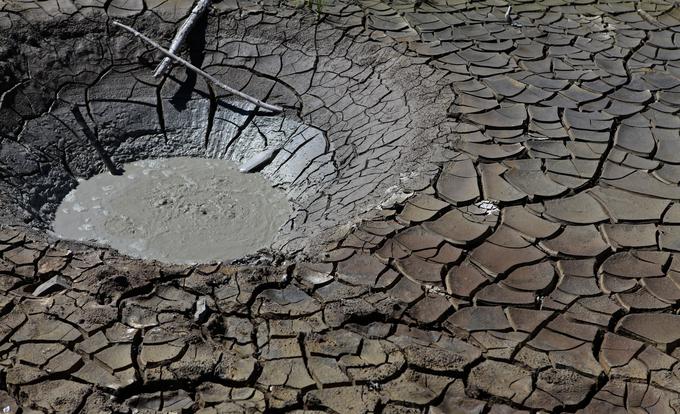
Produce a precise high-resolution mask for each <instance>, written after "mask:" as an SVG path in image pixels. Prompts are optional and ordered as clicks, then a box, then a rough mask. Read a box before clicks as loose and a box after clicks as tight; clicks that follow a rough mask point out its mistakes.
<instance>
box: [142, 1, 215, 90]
mask: <svg viewBox="0 0 680 414" xmlns="http://www.w3.org/2000/svg"><path fill="white" fill-rule="evenodd" d="M209 7H210V0H198V2H197V3H196V6H194V8H193V9H192V10H191V14H190V15H189V17H187V19H186V20H185V21H184V23H182V26H181V27H180V28H179V30H178V31H177V34H176V35H175V38H174V39H173V40H172V44H171V45H170V49H169V51H170V53H173V54H177V51H178V50H179V48H180V47H181V46H182V43H184V40H186V38H187V36H188V35H189V32H191V28H192V27H193V25H194V24H196V22H197V21H198V19H199V18H200V17H201V16H202V15H203V14H204V13H205V12H206V10H208V8H209ZM171 63H172V60H171V59H170V58H169V57H166V58H163V61H162V62H161V63H160V64H159V65H158V67H156V71H155V72H154V73H153V77H154V78H157V77H159V76H162V75H164V74H165V72H167V71H168V69H170V64H171Z"/></svg>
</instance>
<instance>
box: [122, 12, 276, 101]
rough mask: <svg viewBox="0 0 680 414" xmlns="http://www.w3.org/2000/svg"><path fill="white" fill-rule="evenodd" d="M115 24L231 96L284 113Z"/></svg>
mask: <svg viewBox="0 0 680 414" xmlns="http://www.w3.org/2000/svg"><path fill="white" fill-rule="evenodd" d="M113 24H114V25H115V26H119V27H122V28H123V29H125V30H127V31H128V32H130V33H132V34H133V35H135V37H138V38H140V39H142V40H144V41H145V42H147V43H148V44H150V45H151V46H153V47H155V48H156V49H158V50H160V51H161V53H163V54H164V55H165V56H167V57H169V58H170V59H172V60H174V61H175V62H177V63H180V64H182V65H183V66H185V67H186V68H188V69H191V70H193V71H194V72H196V73H198V74H199V75H201V76H203V77H204V78H206V79H208V80H209V81H211V82H212V83H214V84H215V85H217V86H219V87H220V88H222V89H224V90H225V91H227V92H229V93H231V94H234V95H237V96H240V97H241V98H243V99H245V100H246V101H248V102H252V103H253V104H255V105H257V106H259V107H261V108H265V109H268V110H270V111H274V112H283V108H281V107H280V106H277V105H271V104H268V103H266V102H262V101H261V100H259V99H257V98H253V97H252V96H250V95H248V94H245V93H243V92H241V91H239V90H236V89H234V88H232V87H230V86H227V85H225V84H224V83H222V82H220V81H219V80H217V78H215V77H214V76H212V75H210V74H208V73H206V72H204V71H203V70H202V69H199V68H197V67H196V66H194V65H192V64H191V63H189V62H187V61H186V60H184V59H182V58H181V57H179V56H176V55H175V54H173V53H170V51H168V50H167V49H164V48H163V47H162V46H161V45H159V44H158V43H156V42H155V41H153V40H151V39H149V38H148V37H146V36H144V35H143V34H141V33H139V32H138V31H137V30H135V29H133V28H132V27H130V26H126V25H124V24H123V23H120V22H117V21H113Z"/></svg>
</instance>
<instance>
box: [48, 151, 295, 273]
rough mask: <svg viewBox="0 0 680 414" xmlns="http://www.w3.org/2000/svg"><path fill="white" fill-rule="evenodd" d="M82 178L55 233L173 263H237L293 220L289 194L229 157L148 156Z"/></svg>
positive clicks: (59, 217) (66, 202) (64, 207)
mask: <svg viewBox="0 0 680 414" xmlns="http://www.w3.org/2000/svg"><path fill="white" fill-rule="evenodd" d="M124 171H125V173H124V174H123V175H120V176H117V175H112V174H110V173H108V172H106V173H102V174H99V175H96V176H94V177H92V178H90V179H88V180H86V181H82V182H81V183H80V184H79V185H78V187H76V188H75V189H74V190H72V191H71V192H70V193H69V194H68V195H67V196H66V197H65V198H64V201H63V202H62V204H61V205H60V206H59V209H58V210H57V213H56V216H55V220H54V223H53V226H54V227H53V228H54V232H55V233H56V234H57V235H58V236H59V237H62V238H67V239H72V240H81V241H83V240H92V241H96V242H100V243H103V244H107V245H109V246H111V247H113V248H115V249H117V250H119V251H120V252H122V253H125V254H129V255H131V256H134V257H139V258H143V259H156V260H161V261H164V262H167V263H208V262H212V261H216V260H227V259H236V258H239V257H241V256H245V255H246V254H249V253H255V252H256V251H257V250H258V249H259V248H262V247H267V246H268V245H270V244H271V241H272V239H273V237H274V235H275V234H276V232H277V231H278V230H279V228H280V227H281V226H282V225H283V224H284V223H285V222H286V220H287V219H288V216H289V215H290V212H291V211H290V207H289V206H288V203H287V202H286V197H285V194H284V193H283V192H281V191H277V190H276V189H274V188H272V187H271V185H269V184H268V183H267V182H266V181H265V179H264V178H263V177H262V176H261V175H260V174H242V173H240V172H239V171H238V169H237V167H236V165H235V164H233V163H232V162H230V161H225V160H207V159H202V158H189V157H176V158H161V159H153V160H152V159H147V160H142V161H137V162H134V163H129V164H126V165H125V166H124Z"/></svg>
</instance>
